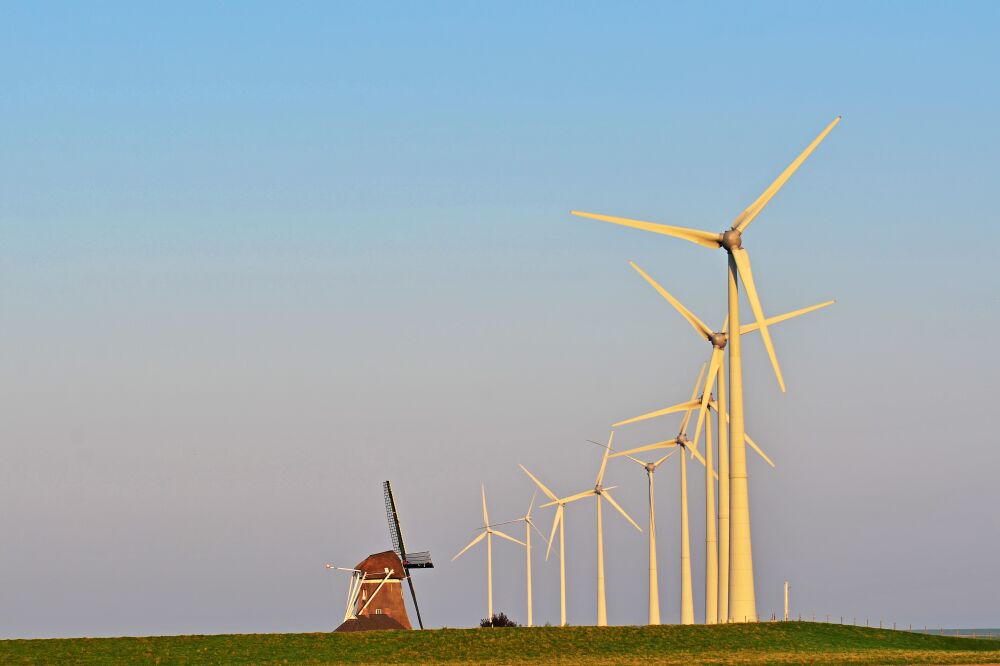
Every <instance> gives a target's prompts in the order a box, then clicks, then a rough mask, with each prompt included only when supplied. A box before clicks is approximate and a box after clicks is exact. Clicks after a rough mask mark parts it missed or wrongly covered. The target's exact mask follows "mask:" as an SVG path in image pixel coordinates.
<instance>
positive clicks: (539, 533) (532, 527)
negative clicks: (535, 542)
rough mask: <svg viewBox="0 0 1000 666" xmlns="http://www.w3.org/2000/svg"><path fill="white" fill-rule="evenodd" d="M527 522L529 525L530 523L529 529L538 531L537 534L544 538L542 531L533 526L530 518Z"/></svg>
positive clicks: (533, 522)
mask: <svg viewBox="0 0 1000 666" xmlns="http://www.w3.org/2000/svg"><path fill="white" fill-rule="evenodd" d="M527 523H528V524H529V525H531V529H533V530H535V531H536V532H538V536H540V537H542V538H543V539H544V538H545V535H544V534H542V531H541V530H540V529H538V527H536V526H535V521H533V520H530V519H529V520H528V521H527Z"/></svg>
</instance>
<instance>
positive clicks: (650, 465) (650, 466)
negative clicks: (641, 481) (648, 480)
mask: <svg viewBox="0 0 1000 666" xmlns="http://www.w3.org/2000/svg"><path fill="white" fill-rule="evenodd" d="M646 471H647V472H650V473H652V472H655V471H656V465H654V464H653V463H651V462H648V463H646Z"/></svg>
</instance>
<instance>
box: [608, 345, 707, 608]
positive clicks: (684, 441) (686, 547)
mask: <svg viewBox="0 0 1000 666" xmlns="http://www.w3.org/2000/svg"><path fill="white" fill-rule="evenodd" d="M704 374H705V366H704V365H702V366H701V373H699V375H698V381H697V382H696V383H695V385H694V390H693V391H692V392H691V399H690V400H689V401H688V402H685V403H681V404H680V405H675V406H674V407H670V408H668V410H670V411H685V410H686V413H685V414H684V419H683V420H682V421H681V427H680V430H679V432H678V434H677V437H675V438H674V439H668V440H665V441H662V442H656V443H653V444H647V445H646V446H639V447H636V448H634V449H629V450H628V451H620V452H618V453H615V454H614V455H613V456H612V457H613V458H617V457H619V456H625V455H629V456H631V455H634V454H637V453H643V452H645V451H652V450H654V449H665V448H670V447H675V446H679V447H681V448H683V449H686V450H689V451H690V452H691V456H692V457H695V458H697V459H698V460H699V462H701V464H702V465H706V462H705V459H704V458H703V457H702V456H701V454H700V453H698V449H697V448H696V446H695V445H694V443H693V442H691V441H689V440H688V437H687V427H688V424H689V422H690V420H691V411H692V410H693V409H694V408H695V407H697V406H698V404H699V403H698V402H697V401H696V400H695V398H696V396H697V395H698V388H699V387H700V386H701V379H702V377H703V376H704ZM661 411H663V410H661ZM631 422H632V419H630V420H628V421H623V422H622V423H631ZM616 425H618V424H616ZM680 465H681V488H680V489H681V624H694V593H693V586H692V583H691V531H690V528H689V526H688V492H687V459H686V458H685V457H684V456H683V455H682V456H680ZM706 466H707V465H706Z"/></svg>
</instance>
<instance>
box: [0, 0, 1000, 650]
mask: <svg viewBox="0 0 1000 666" xmlns="http://www.w3.org/2000/svg"><path fill="white" fill-rule="evenodd" d="M998 19H1000V8H998V7H997V6H996V5H995V4H992V3H962V4H958V5H948V6H945V5H939V6H935V5H923V4H920V5H918V4H913V3H902V2H888V3H880V4H876V5H871V4H867V3H846V4H845V3H839V4H837V5H835V6H834V5H831V6H826V5H824V6H804V5H798V4H794V3H788V4H784V3H763V4H760V5H753V6H744V5H740V4H737V3H720V4H714V5H704V4H676V5H671V6H667V5H660V4H655V3H652V4H644V3H640V4H635V5H630V6H626V7H610V6H604V5H601V4H599V3H548V4H543V5H539V4H534V3H531V4H529V3H524V4H518V3H515V4H508V5H503V6H500V5H478V4H477V5H462V4H427V5H412V4H406V3H398V4H396V3H379V4H368V3H362V4H326V3H308V2H306V3H294V4H291V5H282V6H281V7H280V8H279V7H277V6H269V5H267V4H264V3H248V4H241V5H239V7H238V8H237V7H236V6H230V5H225V6H205V5H201V4H193V3H178V4H171V5H169V6H163V7H154V6H144V7H140V6H136V5H131V4H128V3H109V4H101V5H95V6H76V7H70V6H64V5H55V4H31V5H14V4H12V5H8V6H7V7H6V9H5V12H4V21H3V24H2V25H0V35H2V37H3V39H2V40H0V55H2V57H0V73H2V79H3V81H4V82H5V85H4V94H3V96H2V97H0V122H2V124H3V126H4V131H3V132H2V133H0V154H2V155H3V159H0V168H2V170H3V172H2V177H0V248H2V250H0V308H2V310H3V313H4V326H3V327H2V328H0V343H2V346H3V349H5V350H6V353H4V354H3V355H2V358H3V372H2V373H0V404H3V418H0V442H2V444H0V446H2V452H3V459H4V462H3V465H2V466H0V507H3V508H2V510H0V532H2V534H3V535H4V537H3V539H2V543H3V546H2V547H0V589H2V590H3V594H2V597H0V599H2V601H0V638H15V637H44V636H82V635H94V636H98V635H130V634H132V635H135V634H138V635H149V634H173V633H220V632H281V631H326V630H330V629H332V628H333V627H334V626H336V625H337V624H338V623H339V620H340V617H341V615H342V613H343V610H342V607H343V599H344V596H345V594H346V587H347V580H346V577H345V576H342V575H340V574H337V575H334V574H330V573H329V572H327V571H326V570H324V568H323V565H324V564H325V563H327V562H332V563H335V564H338V565H341V566H352V565H354V564H355V563H357V562H359V561H361V560H362V559H363V558H364V557H365V556H367V555H368V554H369V553H373V552H377V551H381V550H385V549H388V548H389V547H390V543H389V535H388V531H387V526H386V521H385V515H384V508H383V505H382V494H381V493H382V490H381V482H382V481H383V480H385V479H390V480H391V481H392V483H393V487H394V490H395V492H396V497H397V501H398V506H399V510H400V514H401V518H402V521H403V530H404V536H405V537H406V542H407V545H408V547H409V548H411V549H413V550H430V551H431V553H432V555H433V558H434V561H435V564H436V567H437V568H435V569H434V570H431V571H418V572H416V573H415V574H414V579H415V584H416V588H417V593H418V597H419V599H420V602H421V611H422V613H423V616H424V621H425V624H427V625H428V626H451V627H458V626H472V625H474V624H477V623H478V621H479V619H480V618H482V617H483V616H484V615H485V613H486V592H485V571H484V569H485V553H484V552H483V551H482V550H480V549H479V548H478V547H477V548H476V549H475V550H473V551H471V552H469V553H467V554H466V555H465V556H463V557H462V558H460V559H459V560H458V561H456V562H454V563H453V562H451V558H452V556H453V555H454V554H455V553H457V552H458V551H459V549H461V548H462V547H463V546H464V545H465V544H466V543H467V542H468V541H469V540H470V539H471V538H472V537H473V536H474V534H475V529H476V528H477V527H478V526H480V525H481V522H482V521H481V515H480V507H479V488H480V484H481V483H485V486H486V493H487V499H488V501H489V508H490V515H491V517H493V518H494V519H496V520H508V519H510V518H514V517H516V516H520V515H522V514H523V513H524V511H525V509H526V508H527V505H528V502H529V500H530V498H531V494H532V490H533V488H532V484H531V482H530V480H529V479H527V478H526V477H525V476H524V474H522V473H521V471H520V470H519V469H518V467H517V465H518V464H519V463H521V464H524V465H525V466H526V467H527V468H528V469H530V470H531V471H532V472H533V473H535V474H537V475H538V476H539V477H540V478H541V479H542V480H543V481H544V482H545V483H546V484H549V485H550V487H551V488H552V489H553V490H555V491H556V492H557V493H560V494H563V493H572V492H579V491H582V490H585V489H586V488H587V487H588V486H592V485H593V480H594V476H595V475H596V472H597V467H598V464H599V456H600V451H599V450H598V449H597V448H596V447H594V446H593V445H592V444H588V443H586V441H585V440H586V439H596V440H598V441H605V440H606V438H607V436H608V432H609V429H610V427H609V426H610V424H611V423H613V422H615V421H618V420H620V419H622V418H626V417H629V416H633V415H636V414H639V413H641V412H644V411H648V410H651V409H654V408H657V407H660V406H665V405H667V404H670V403H673V402H678V401H680V400H683V399H685V398H686V397H687V395H688V394H689V393H690V391H691V384H692V383H693V382H694V379H695V377H696V375H697V372H698V368H699V367H700V366H701V364H702V363H703V362H705V361H706V360H707V356H708V354H707V352H708V351H709V350H708V348H707V345H705V344H704V342H703V341H701V340H699V339H698V338H697V337H696V336H695V335H694V334H693V332H692V330H691V328H690V326H688V324H687V323H686V322H685V321H684V320H683V319H682V318H681V317H680V316H679V315H678V314H677V313H676V312H675V311H673V309H672V308H670V306H669V305H668V304H667V303H666V302H665V301H664V300H663V299H662V298H660V297H659V296H658V295H657V294H656V293H655V292H654V291H653V290H652V289H651V288H650V287H649V286H648V285H647V284H646V283H645V282H643V280H642V279H641V278H639V277H638V276H637V275H636V274H635V273H634V272H633V271H632V270H631V269H630V268H629V266H628V263H627V262H628V261H629V260H634V261H635V262H636V263H637V264H638V265H640V266H642V267H643V269H644V270H646V271H648V272H649V274H650V275H651V276H652V277H654V278H656V279H657V280H659V281H660V282H661V283H662V284H663V285H664V286H665V287H666V288H668V289H670V290H671V291H672V292H673V293H674V294H675V295H676V296H677V297H678V298H679V299H680V300H681V301H682V302H684V303H685V304H686V305H687V306H688V307H690V308H691V309H692V310H693V311H694V312H695V313H696V314H697V315H698V316H699V317H701V318H702V319H704V320H705V321H706V322H708V323H709V324H710V325H712V326H717V325H718V324H719V323H721V321H722V317H723V316H724V314H725V299H724V292H723V279H724V275H723V271H724V266H725V255H724V254H723V253H721V252H716V253H710V252H708V251H706V250H705V249H703V248H700V247H696V246H695V245H693V244H690V243H685V242H683V241H680V240H676V239H671V238H666V237H660V236H656V235H653V234H648V233H643V232H640V231H636V230H631V229H623V228H618V227H614V226H612V225H608V224H604V223H601V222H596V221H593V220H585V219H579V218H576V217H572V216H570V215H569V211H570V210H571V209H578V210H587V211H594V212H598V213H606V214H612V215H622V216H629V217H636V218H639V219H644V220H651V221H655V222H661V223H665V224H674V225H680V226H690V227H696V228H702V229H709V230H721V229H723V228H724V227H726V226H728V225H729V224H730V223H731V222H732V220H733V218H735V217H736V215H737V214H738V213H739V212H740V211H742V210H743V209H744V208H745V207H746V206H747V205H748V204H749V203H750V202H752V201H753V200H754V199H755V198H756V197H757V196H758V195H759V194H760V192H762V191H763V190H764V188H765V187H766V186H767V185H768V184H769V183H770V182H771V181H772V180H773V179H774V178H775V177H776V176H777V175H778V173H780V171H781V170H782V169H784V168H785V166H787V164H788V163H789V162H790V161H791V160H792V159H793V158H794V157H795V156H796V155H797V154H798V153H799V151H801V150H802V149H803V148H804V147H805V146H806V145H807V144H808V143H809V141H811V140H812V138H813V137H815V136H816V135H817V134H818V133H819V132H820V130H822V129H823V127H825V126H826V124H827V123H829V122H830V121H831V120H832V119H833V118H834V117H835V116H837V115H843V121H842V122H841V123H840V124H839V125H838V126H837V127H836V128H835V129H834V130H833V132H832V133H831V134H830V135H829V137H828V138H827V139H826V141H825V142H824V143H823V144H822V145H821V146H820V147H819V149H818V150H817V151H816V152H815V153H814V154H813V155H812V157H810V158H809V160H808V161H807V162H806V163H805V165H804V166H803V167H802V168H801V169H800V170H799V171H798V172H797V173H796V175H795V176H794V177H793V178H792V179H791V180H790V181H789V182H788V184H787V185H786V186H785V187H784V188H783V189H782V191H781V192H780V193H779V194H778V195H777V197H775V199H774V200H773V201H772V202H771V203H770V204H769V205H768V207H767V208H766V209H765V210H764V212H763V213H762V214H761V215H760V216H759V217H758V218H757V219H756V221H755V222H754V224H753V226H752V227H750V229H749V230H748V231H747V234H746V237H745V245H746V247H747V248H748V250H749V251H750V253H751V255H752V258H753V267H754V275H755V278H756V283H757V287H758V289H759V291H760V295H761V300H762V302H763V306H764V309H765V312H767V313H768V314H769V315H776V314H780V313H783V312H785V311H788V310H792V309H795V308H800V307H803V306H806V305H810V304H813V303H817V302H820V301H824V300H827V299H831V298H834V299H836V300H837V303H836V304H835V305H834V306H832V307H829V308H826V309H823V310H821V311H819V312H815V313H812V314H809V315H806V316H804V317H802V318H799V319H795V320H793V321H789V322H785V323H782V324H781V325H779V326H776V327H775V328H774V329H773V331H772V335H773V338H774V342H775V346H776V349H777V354H778V358H779V359H780V361H781V363H782V369H783V371H784V376H785V380H786V382H787V386H788V391H787V393H786V394H782V393H781V392H780V391H779V389H778V387H777V383H776V382H775V379H774V376H773V373H772V371H771V369H770V367H769V364H768V361H767V357H766V355H765V353H764V351H763V348H762V345H761V344H760V342H759V340H758V339H757V338H756V336H748V337H747V338H746V339H745V340H744V350H745V351H744V355H745V372H746V391H747V400H746V414H747V431H748V432H749V433H750V434H751V435H752V436H753V437H754V438H755V440H756V441H757V442H758V443H760V445H761V446H762V447H763V448H764V450H765V451H766V452H767V453H768V454H769V455H770V456H771V457H772V458H773V459H774V461H775V462H776V464H777V468H776V469H771V468H770V467H768V466H767V465H765V464H764V463H763V462H762V461H760V460H759V459H758V458H757V457H756V456H755V455H754V454H752V453H749V452H748V460H749V479H750V481H749V482H750V493H751V496H750V503H751V516H752V526H753V555H754V565H755V573H756V584H757V588H756V592H757V607H758V614H759V615H760V616H761V617H762V618H767V617H769V616H770V615H771V613H776V612H777V613H780V611H781V600H782V585H783V582H784V581H785V580H786V579H788V580H789V581H791V584H792V612H793V614H797V613H799V612H801V613H802V614H803V616H807V617H811V616H812V614H813V613H815V614H816V615H817V617H818V618H822V617H825V616H826V615H827V614H829V615H830V616H831V617H836V618H839V617H840V616H841V615H843V616H845V618H848V617H852V616H857V617H858V618H864V617H869V618H871V619H872V620H873V621H877V620H878V619H882V620H884V621H885V622H886V623H891V622H893V621H895V622H897V623H898V624H899V625H901V626H906V625H908V624H909V623H912V624H913V625H914V626H921V627H922V626H923V625H928V626H930V627H932V628H935V627H976V626H991V625H997V624H1000V611H998V607H997V602H996V600H997V598H998V597H1000V577H997V576H996V575H994V568H995V561H996V560H997V556H998V554H1000V529H998V528H1000V517H998V515H997V511H996V505H997V500H998V496H1000V490H998V486H997V484H996V482H995V479H994V476H995V470H996V469H997V468H998V466H1000V448H998V447H997V441H996V436H995V432H994V431H995V428H993V427H991V426H990V425H989V422H988V419H989V417H990V416H991V415H992V407H991V406H990V405H991V404H992V402H991V401H992V400H993V398H994V392H995V390H996V386H997V378H998V376H1000V374H998V371H1000V354H998V352H997V350H996V347H995V346H993V347H991V346H990V345H991V344H993V340H992V339H993V337H994V336H993V335H992V331H993V330H994V329H996V327H997V326H998V325H1000V296H998V294H1000V278H998V274H997V272H996V270H995V263H996V260H995V258H994V257H993V256H992V255H990V254H988V252H989V251H990V250H992V248H994V247H996V246H997V245H998V242H1000V232H998V225H997V224H996V223H995V222H994V221H993V218H994V217H995V195H996V192H997V182H998V179H997V166H996V161H997V155H998V154H1000V131H998V129H997V123H996V120H995V119H996V117H997V115H998V111H1000V91H998V89H997V86H996V85H995V84H990V83H989V81H993V80H995V78H996V73H995V70H996V69H997V64H998V63H1000V42H998V40H997V39H996V36H997V34H1000V30H998V28H1000V21H998ZM747 312H748V311H747ZM677 423H678V420H677V419H676V418H673V417H666V418H664V419H662V420H657V421H653V422H649V423H646V424H643V425H636V426H629V427H623V428H620V429H618V431H617V432H616V435H615V437H616V442H617V446H619V447H625V446H634V445H639V444H643V443H647V442H649V441H654V440H655V439H662V438H664V437H668V436H672V435H673V433H674V432H675V431H676V428H677ZM688 471H689V473H690V478H691V487H690V497H689V499H690V503H691V539H692V558H693V559H692V562H693V569H694V592H695V617H696V619H697V621H699V622H701V621H702V619H703V617H704V611H703V607H702V601H703V586H704V582H703V580H704V579H703V567H704V545H703V544H704V514H703V511H704V485H703V479H704V475H703V473H702V471H701V467H700V466H699V465H697V463H690V462H689V467H688ZM657 474H658V476H657V518H658V530H657V532H658V542H659V571H660V585H661V599H660V604H661V610H662V614H663V621H664V622H677V621H678V618H679V609H678V605H679V604H678V596H679V594H678V586H679V578H680V575H679V564H678V558H677V551H678V549H679V543H678V542H679V536H678V529H679V528H678V513H677V497H676V494H677V478H678V477H677V475H678V468H677V456H675V457H674V458H672V459H671V460H670V461H668V462H667V463H666V464H665V465H664V467H663V468H662V470H661V471H659V472H658V473H657ZM606 482H607V483H608V484H617V485H619V490H618V491H617V493H616V495H615V497H616V499H618V500H619V502H620V503H621V504H622V506H623V507H624V508H625V509H626V510H627V511H628V512H629V513H630V514H631V515H632V517H633V518H634V519H635V520H636V521H637V522H638V523H639V524H640V525H644V524H645V519H646V510H645V493H646V486H645V478H644V474H643V472H642V470H641V469H639V468H638V466H636V465H634V464H631V463H628V464H626V463H619V462H615V463H614V464H613V465H611V466H610V467H609V469H608V473H607V481H606ZM593 511H594V508H593V503H592V502H581V503H579V504H578V505H574V506H570V507H568V509H567V528H566V538H567V547H568V556H567V567H568V572H569V579H570V582H571V589H570V591H569V594H568V603H569V611H568V616H569V617H568V619H569V622H570V623H571V624H591V623H593V622H594V621H595V619H596V609H595V593H596V590H595V582H594V572H595V565H596V554H595V533H594V529H595V528H594V515H593ZM537 518H538V523H539V527H540V528H541V529H542V531H543V532H545V533H546V535H547V534H548V531H549V528H550V526H551V520H552V513H551V510H550V509H545V510H538V512H537ZM604 524H605V530H606V533H605V538H606V567H607V570H606V571H607V581H608V599H607V600H608V616H609V621H610V622H611V623H612V624H641V623H644V622H645V618H646V535H645V534H639V533H638V532H636V531H635V530H634V528H632V527H631V526H630V525H628V524H627V523H626V522H625V521H624V520H622V519H621V517H620V516H617V515H616V514H614V513H612V512H607V513H606V514H605V520H604ZM521 534H522V535H523V531H522V532H521ZM536 536H537V535H536ZM540 542H541V539H540V538H539V539H536V540H535V545H536V546H538V544H539V543H540ZM535 553H536V559H535V565H534V575H535V594H534V598H535V623H536V624H543V623H545V622H552V623H557V622H558V618H559V607H558V559H557V558H550V560H549V562H547V563H546V562H544V561H543V559H544V549H543V548H542V547H540V546H539V547H537V548H536V550H535ZM494 567H495V568H494V578H495V595H496V599H495V604H494V605H495V608H496V609H497V610H503V611H505V612H507V613H508V614H510V615H511V616H513V617H514V618H515V619H517V620H519V621H523V620H524V617H525V611H524V589H523V588H524V581H523V576H524V572H523V568H524V557H523V552H522V551H521V550H519V549H517V548H516V547H515V546H514V544H510V543H506V542H500V543H497V544H495V548H494ZM412 619H414V620H415V618H412Z"/></svg>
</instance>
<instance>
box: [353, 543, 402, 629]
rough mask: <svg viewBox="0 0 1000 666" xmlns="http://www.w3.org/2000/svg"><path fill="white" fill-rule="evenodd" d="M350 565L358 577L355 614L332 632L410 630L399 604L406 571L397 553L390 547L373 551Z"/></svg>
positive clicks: (400, 603)
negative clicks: (358, 573) (359, 576)
mask: <svg viewBox="0 0 1000 666" xmlns="http://www.w3.org/2000/svg"><path fill="white" fill-rule="evenodd" d="M354 568H355V570H357V571H359V572H361V574H360V575H361V577H362V578H361V584H360V590H359V591H358V593H357V594H358V598H357V602H356V603H355V605H354V613H355V615H356V617H354V618H351V619H348V620H346V621H345V622H344V623H343V624H341V625H340V626H339V627H337V629H336V631H375V630H379V629H412V628H413V627H412V626H411V625H410V618H409V617H407V615H406V606H405V605H404V604H403V580H404V579H405V578H406V572H405V570H404V569H403V563H402V561H400V559H399V556H398V555H396V553H395V552H393V551H391V550H387V551H385V552H384V553H375V554H374V555H369V556H368V557H367V558H365V560H364V561H363V562H361V563H360V564H358V565H357V566H356V567H354Z"/></svg>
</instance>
